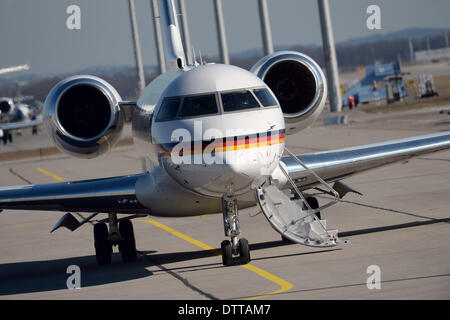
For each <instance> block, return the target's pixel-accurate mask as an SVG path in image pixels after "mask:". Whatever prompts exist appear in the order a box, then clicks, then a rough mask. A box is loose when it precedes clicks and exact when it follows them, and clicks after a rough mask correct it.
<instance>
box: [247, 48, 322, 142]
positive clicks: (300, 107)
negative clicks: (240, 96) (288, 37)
mask: <svg viewBox="0 0 450 320" xmlns="http://www.w3.org/2000/svg"><path fill="white" fill-rule="evenodd" d="M250 72H253V73H254V74H256V75H257V76H258V77H259V78H261V79H262V80H263V81H264V82H265V83H266V84H267V85H268V86H269V88H270V89H271V90H272V91H273V93H274V94H275V96H276V97H277V99H278V102H279V103H280V106H281V110H283V115H284V119H285V122H286V133H287V134H292V133H295V132H297V131H300V130H302V129H304V128H306V127H308V126H310V125H311V124H312V123H313V122H314V121H315V120H316V119H317V117H318V116H319V115H320V114H321V113H322V110H323V107H324V105H325V100H326V96H327V86H326V81H325V76H324V75H323V72H322V70H321V68H320V67H319V65H318V64H317V63H316V62H315V61H314V60H313V59H311V58H310V57H308V56H306V55H304V54H302V53H299V52H295V51H280V52H275V53H273V54H270V55H268V56H265V57H264V58H262V59H261V60H259V61H258V62H257V63H256V64H255V65H254V66H253V67H252V68H251V70H250Z"/></svg>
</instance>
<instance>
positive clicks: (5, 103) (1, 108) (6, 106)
mask: <svg viewBox="0 0 450 320" xmlns="http://www.w3.org/2000/svg"><path fill="white" fill-rule="evenodd" d="M11 109H12V101H11V99H8V98H3V99H1V98H0V115H1V114H8V113H9V112H10V111H11Z"/></svg>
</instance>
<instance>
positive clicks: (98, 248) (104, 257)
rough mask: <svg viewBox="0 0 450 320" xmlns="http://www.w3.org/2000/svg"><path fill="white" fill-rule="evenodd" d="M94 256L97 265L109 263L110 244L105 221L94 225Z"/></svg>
mask: <svg viewBox="0 0 450 320" xmlns="http://www.w3.org/2000/svg"><path fill="white" fill-rule="evenodd" d="M94 241H95V242H94V247H95V257H96V258H97V264H98V265H99V266H101V265H106V264H111V256H112V244H111V241H110V240H109V239H108V228H107V226H106V224H105V223H97V224H96V225H94Z"/></svg>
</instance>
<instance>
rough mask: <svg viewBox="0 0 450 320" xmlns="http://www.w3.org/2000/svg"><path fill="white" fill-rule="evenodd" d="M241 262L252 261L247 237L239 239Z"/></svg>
mask: <svg viewBox="0 0 450 320" xmlns="http://www.w3.org/2000/svg"><path fill="white" fill-rule="evenodd" d="M239 262H240V263H241V264H247V263H249V262H250V247H249V245H248V240H247V239H245V238H242V239H239Z"/></svg>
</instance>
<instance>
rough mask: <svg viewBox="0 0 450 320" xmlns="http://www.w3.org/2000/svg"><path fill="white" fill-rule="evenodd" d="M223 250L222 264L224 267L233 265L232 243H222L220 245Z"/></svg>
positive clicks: (226, 241) (225, 241)
mask: <svg viewBox="0 0 450 320" xmlns="http://www.w3.org/2000/svg"><path fill="white" fill-rule="evenodd" d="M220 247H221V249H222V263H223V265H224V266H231V265H232V264H233V251H232V249H231V242H230V241H228V240H224V241H222V243H221V244H220Z"/></svg>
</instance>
